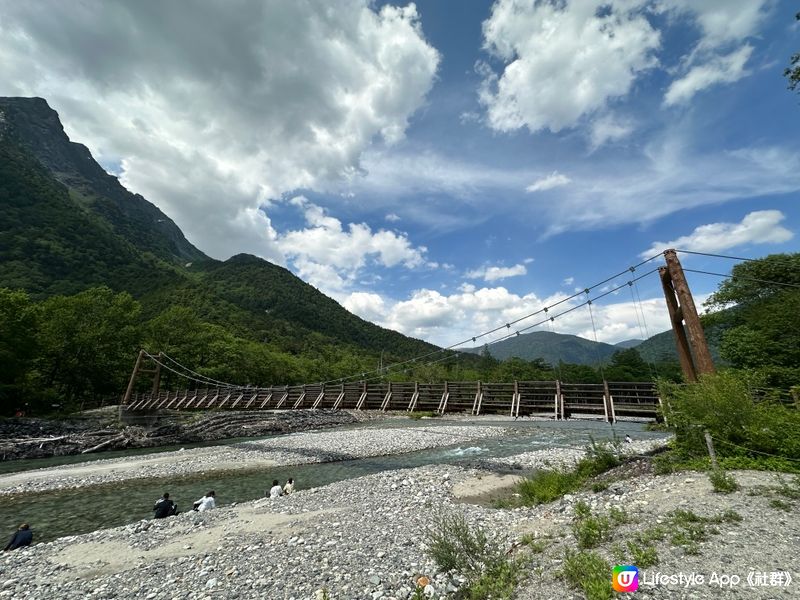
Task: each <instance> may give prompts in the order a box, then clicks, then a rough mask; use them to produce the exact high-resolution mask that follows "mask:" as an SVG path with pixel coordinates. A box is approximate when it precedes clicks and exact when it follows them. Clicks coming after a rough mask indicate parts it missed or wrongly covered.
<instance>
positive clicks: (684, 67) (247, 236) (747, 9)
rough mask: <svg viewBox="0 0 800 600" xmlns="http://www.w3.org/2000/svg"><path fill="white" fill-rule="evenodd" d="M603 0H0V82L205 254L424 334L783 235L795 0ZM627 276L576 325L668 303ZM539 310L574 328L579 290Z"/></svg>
mask: <svg viewBox="0 0 800 600" xmlns="http://www.w3.org/2000/svg"><path fill="white" fill-rule="evenodd" d="M598 6H599V3H597V2H588V1H576V0H572V1H570V2H558V3H553V2H532V1H529V2H523V1H520V0H497V1H495V2H477V1H476V2H460V1H457V0H430V1H429V0H423V1H420V2H417V3H416V4H402V3H399V4H398V3H391V2H389V3H377V4H370V3H366V2H365V1H363V0H346V1H343V2H341V3H337V4H336V5H335V7H334V5H331V4H329V3H325V2H308V3H287V2H279V1H269V0H265V1H261V0H238V1H237V2H233V3H231V4H225V5H221V4H219V3H214V2H210V1H209V2H205V1H198V2H193V3H179V2H175V3H169V6H162V5H161V4H160V3H157V2H141V3H125V2H113V1H109V2H102V3H101V2H99V1H98V2H92V1H88V2H85V3H83V4H81V5H80V6H79V7H78V8H76V7H75V5H71V6H69V7H68V6H67V3H60V2H55V1H52V2H51V1H46V0H43V1H40V2H34V3H17V2H12V1H11V0H0V8H2V11H1V12H0V14H2V15H3V17H2V19H0V94H3V95H38V96H43V97H45V98H47V99H48V101H49V102H50V104H51V106H53V108H55V109H56V110H58V111H59V114H60V115H61V118H62V121H63V122H64V125H65V128H66V130H67V132H68V133H69V134H70V136H71V137H72V139H74V140H76V141H80V142H83V143H85V144H86V145H88V146H89V147H90V149H91V150H92V152H93V154H94V155H95V156H96V157H97V158H98V159H99V160H100V161H101V162H102V164H104V165H105V166H106V167H107V168H109V169H110V170H113V171H114V172H115V173H117V174H118V175H119V177H120V179H121V181H122V182H123V183H124V184H125V185H126V186H127V187H128V188H129V189H131V190H132V191H134V192H139V193H141V194H142V195H144V196H145V197H146V198H148V199H149V200H151V201H152V202H154V203H156V204H157V205H158V206H160V207H161V208H162V209H163V210H165V211H166V212H167V213H168V214H169V215H170V216H171V217H173V218H174V219H175V221H176V222H177V223H178V225H180V226H181V228H182V229H183V230H184V231H185V232H186V234H187V236H188V237H189V239H190V240H191V241H192V242H193V243H195V244H196V245H197V246H198V247H200V248H201V249H202V250H204V251H206V252H207V253H209V254H211V255H212V256H214V257H216V258H220V259H225V258H228V257H229V256H231V255H233V254H236V253H239V252H249V253H252V254H257V255H260V256H263V257H265V258H267V259H268V260H272V261H274V262H276V263H279V264H283V265H285V266H287V267H288V268H290V269H292V270H293V271H294V272H295V273H297V274H298V275H299V276H300V277H302V278H303V279H305V280H306V281H309V282H310V283H311V284H312V285H315V286H316V287H318V288H319V289H321V290H322V291H324V292H325V293H327V294H329V295H331V296H333V297H334V298H336V299H337V300H339V301H340V302H341V303H342V304H343V305H344V306H346V307H347V308H349V309H350V310H352V311H353V312H355V313H356V314H359V315H361V316H363V317H364V318H367V319H369V320H372V321H374V322H376V323H379V324H382V325H385V326H388V327H392V328H395V329H398V330H400V331H402V332H404V333H407V334H410V335H414V336H416V337H422V338H424V339H427V340H430V341H432V342H435V343H439V344H450V343H453V342H455V341H458V340H460V339H463V338H464V337H468V336H469V335H472V334H473V333H477V332H480V331H482V330H485V329H489V328H491V327H493V326H495V325H496V324H498V323H504V322H506V321H508V320H511V319H514V318H517V317H519V316H521V315H523V314H526V313H529V312H533V311H534V310H536V309H538V308H540V307H541V306H544V305H547V304H550V303H552V302H553V301H556V300H558V299H560V298H563V297H564V295H568V294H571V293H572V292H573V291H574V290H575V289H576V288H583V287H585V286H587V285H590V284H592V283H594V282H596V281H597V280H599V279H603V278H605V277H606V276H607V275H609V274H612V273H614V272H617V271H621V270H623V269H625V268H626V267H627V266H629V265H631V264H634V263H636V262H638V261H639V260H641V258H642V257H643V256H649V255H650V254H653V253H656V252H659V251H661V250H662V249H663V248H664V247H666V245H673V246H680V247H683V248H686V249H692V250H701V251H706V252H717V253H722V254H733V255H738V256H748V257H758V256H763V255H766V254H769V253H774V252H789V251H797V250H798V246H800V244H798V239H800V238H798V235H797V232H798V229H800V201H799V200H800V198H799V196H798V190H800V143H798V138H799V136H798V133H799V132H800V128H798V123H800V95H798V94H792V93H791V92H789V91H788V90H787V89H786V81H785V79H784V77H783V76H782V72H783V69H784V67H785V66H786V65H787V64H788V59H789V56H790V55H791V54H792V53H793V52H796V51H798V49H800V36H798V26H797V23H796V21H795V20H794V14H795V12H796V10H797V7H796V5H794V4H793V3H791V2H788V1H784V2H778V1H770V0H697V1H690V0H614V1H609V2H606V3H603V5H602V8H598ZM685 262H686V266H687V267H690V268H695V269H707V270H712V271H721V272H727V271H728V270H729V269H730V267H731V266H732V262H731V261H725V260H720V259H711V258H704V257H698V256H692V257H688V258H685ZM620 283H624V278H622V279H620ZM717 283H718V279H715V278H713V277H707V276H705V277H703V276H696V275H692V276H691V277H690V284H691V285H692V288H693V291H694V292H695V293H696V294H697V295H698V296H699V297H700V298H701V299H702V298H703V297H705V295H707V294H708V293H710V292H711V291H713V290H714V288H715V287H716V285H717ZM639 292H640V294H641V297H642V299H643V303H642V304H641V305H639V304H638V303H634V302H633V301H632V298H631V296H630V294H629V293H628V292H627V291H626V290H623V291H622V293H620V294H616V295H612V296H609V297H607V298H605V299H603V301H601V302H599V303H598V306H597V307H596V312H597V314H596V315H595V316H596V318H597V321H598V338H599V339H601V340H604V341H609V342H617V341H620V340H623V339H626V338H630V337H643V334H644V333H645V332H644V328H643V327H640V321H641V319H639V320H637V318H636V316H637V311H639V315H640V316H641V314H642V313H643V314H644V317H645V322H646V324H647V329H648V331H649V333H653V332H655V331H660V330H663V329H665V328H666V327H667V325H668V322H667V319H666V315H665V314H664V313H665V310H664V308H663V299H662V298H661V295H660V294H661V291H660V287H659V284H658V281H657V279H656V278H655V277H649V278H646V279H644V280H642V281H641V282H640V283H639ZM523 325H524V324H523ZM555 328H556V330H557V331H563V332H568V333H577V334H579V335H584V336H587V337H592V336H593V335H594V331H593V330H592V328H591V324H590V317H589V315H588V313H585V312H584V311H582V310H581V311H575V313H573V314H571V315H570V317H569V318H565V319H563V320H562V321H561V322H559V323H558V324H556V325H555Z"/></svg>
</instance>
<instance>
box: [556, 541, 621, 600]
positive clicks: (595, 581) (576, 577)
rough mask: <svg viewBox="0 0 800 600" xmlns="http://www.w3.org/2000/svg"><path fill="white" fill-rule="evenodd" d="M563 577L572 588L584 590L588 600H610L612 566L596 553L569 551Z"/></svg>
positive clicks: (565, 559) (562, 572)
mask: <svg viewBox="0 0 800 600" xmlns="http://www.w3.org/2000/svg"><path fill="white" fill-rule="evenodd" d="M561 576H562V577H563V578H564V579H565V580H566V581H567V583H569V584H570V585H571V586H573V587H575V588H578V589H580V590H583V592H584V593H585V594H586V598H587V600H609V599H610V598H612V596H613V594H612V591H611V566H610V565H609V564H608V562H606V561H605V559H603V558H602V557H601V556H600V555H599V554H596V553H595V552H575V551H573V550H567V552H566V553H565V554H564V566H563V568H562V571H561Z"/></svg>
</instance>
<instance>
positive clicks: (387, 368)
mask: <svg viewBox="0 0 800 600" xmlns="http://www.w3.org/2000/svg"><path fill="white" fill-rule="evenodd" d="M662 255H663V253H660V252H659V253H658V254H654V255H653V256H651V257H650V258H647V259H645V260H643V261H641V262H639V263H637V264H635V265H633V266H630V267H628V268H627V269H625V270H624V271H620V272H619V273H615V274H614V275H611V276H610V277H606V278H605V279H603V280H602V281H598V282H597V283H595V284H592V285H590V286H588V287H586V288H583V289H582V290H580V291H578V292H575V293H574V294H572V295H570V296H566V297H564V298H562V299H561V300H558V301H557V302H554V303H553V304H551V305H550V306H544V307H542V308H540V309H538V310H535V311H533V312H531V313H528V314H526V315H523V316H522V317H519V318H517V319H514V320H513V321H508V322H507V323H504V324H502V325H498V326H497V327H495V328H493V329H490V330H488V331H484V332H482V333H479V334H476V335H473V336H470V337H468V338H466V339H464V340H461V341H459V342H456V343H454V344H451V345H449V346H446V347H444V348H439V349H438V350H433V351H431V352H428V353H426V354H422V355H418V356H415V357H412V358H409V359H406V360H403V361H399V362H396V363H392V364H389V365H387V366H385V367H382V368H379V369H373V370H371V371H366V372H362V373H360V374H359V373H355V374H353V375H350V376H347V377H340V378H338V379H331V380H328V381H322V382H320V384H329V383H342V382H345V381H348V380H351V379H352V380H360V379H363V378H364V377H365V376H366V375H372V374H373V373H380V372H383V373H389V372H391V371H392V370H394V369H395V368H396V367H400V366H403V365H406V364H410V363H415V362H417V361H420V360H423V359H426V358H428V357H430V356H435V355H437V354H441V353H442V352H447V351H449V350H455V349H456V348H459V347H461V346H464V345H465V344H468V343H470V342H473V343H475V342H477V341H478V340H479V339H482V338H485V337H486V336H489V335H491V334H493V333H497V332H498V331H501V330H503V329H511V326H512V325H516V324H517V323H520V322H522V321H525V320H527V319H530V318H531V317H534V316H536V315H538V314H542V313H547V312H548V310H550V309H552V308H555V307H556V306H560V305H561V304H564V303H565V302H569V301H570V300H574V299H575V298H577V297H578V296H580V295H581V294H584V293H586V292H587V290H588V291H591V290H593V289H594V288H597V287H600V286H602V285H605V284H606V283H608V282H610V281H613V280H614V279H617V278H618V277H620V276H622V275H625V274H628V273H634V272H636V269H638V268H639V267H641V266H642V265H645V264H647V263H649V262H651V261H653V260H655V259H657V258H659V257H660V256H662ZM652 272H654V271H650V273H652ZM648 274H649V273H648ZM617 289H619V288H614V289H613V290H612V291H610V292H606V293H605V294H601V295H600V296H598V297H597V298H602V297H604V296H607V295H608V294H609V293H612V292H613V291H616V290H617ZM597 298H595V299H597ZM581 306H583V304H579V305H578V306H577V307H576V308H580V307H581ZM536 325H541V323H538V324H536ZM536 325H534V326H536ZM527 329H530V327H527V328H524V329H520V330H519V331H525V330H527ZM512 335H516V333H514V334H512ZM507 337H510V336H506V337H502V338H500V339H501V340H502V339H506V338H507ZM497 341H499V340H494V341H493V342H490V344H493V343H496V342H497Z"/></svg>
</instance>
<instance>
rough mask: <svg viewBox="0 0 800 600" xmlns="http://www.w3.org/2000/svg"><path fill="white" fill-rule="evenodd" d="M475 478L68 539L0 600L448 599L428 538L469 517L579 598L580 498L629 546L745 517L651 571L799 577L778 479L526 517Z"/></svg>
mask: <svg viewBox="0 0 800 600" xmlns="http://www.w3.org/2000/svg"><path fill="white" fill-rule="evenodd" d="M478 475H481V473H479V472H478V471H476V470H474V469H462V468H458V467H452V466H426V467H420V468H416V469H409V470H404V471H394V472H386V473H380V474H376V475H370V476H367V477H361V478H358V479H355V480H351V481H346V482H340V483H336V484H332V485H328V486H325V487H322V488H317V489H312V490H304V491H301V492H298V493H296V494H294V495H293V496H290V497H288V498H280V499H277V500H272V501H270V500H259V501H255V502H249V503H246V504H243V505H239V506H236V507H230V508H223V509H218V510H215V511H212V512H209V513H190V514H183V515H179V516H178V517H173V518H169V519H166V520H163V521H142V522H140V523H137V524H133V525H130V526H127V527H120V528H116V529H110V530H105V531H98V532H94V533H91V534H87V535H82V536H76V537H70V538H61V539H59V540H56V541H54V542H51V543H47V544H40V545H37V546H34V547H32V548H30V549H27V550H23V551H15V552H12V553H6V554H4V555H2V558H1V559H0V597H14V598H29V599H31V600H33V599H45V598H62V597H63V598H66V597H70V598H72V597H82V598H144V599H148V600H156V599H184V598H185V599H189V598H192V599H201V598H208V599H210V598H220V597H222V598H232V599H236V598H242V599H244V598H248V599H249V598H270V599H272V598H286V599H292V598H294V599H296V600H300V599H307V598H309V599H310V598H315V593H316V592H317V591H318V590H321V589H323V588H327V589H328V590H329V593H330V598H332V599H334V600H335V599H345V598H353V599H359V600H362V599H363V600H377V599H380V598H383V599H386V600H389V599H392V598H396V599H406V598H409V597H410V596H411V594H412V591H413V588H414V582H415V581H416V579H417V578H418V577H419V576H420V575H425V576H427V577H429V578H430V580H431V588H429V591H431V592H434V593H435V595H436V597H437V598H442V597H451V596H452V595H453V593H454V592H455V591H456V590H457V588H458V587H459V586H460V585H461V584H462V582H463V580H462V578H461V577H460V576H459V575H458V574H453V573H451V574H443V573H437V572H436V567H435V565H434V564H433V563H432V561H431V560H430V559H429V558H428V557H427V555H426V539H427V533H428V531H429V530H430V527H431V523H432V521H433V520H434V518H435V515H437V514H440V513H442V512H444V511H459V512H461V513H463V514H464V515H465V516H466V517H467V519H468V520H469V521H470V522H471V523H472V524H474V525H480V526H482V527H484V528H485V529H486V530H487V531H489V532H492V534H497V535H498V540H497V543H500V544H503V545H504V546H505V547H507V548H509V549H512V552H514V553H517V555H519V556H522V554H521V553H524V552H526V550H525V549H524V548H525V547H524V546H519V545H518V544H515V542H518V541H519V540H520V538H521V536H522V535H523V534H531V535H534V536H537V537H538V538H541V539H542V540H545V542H546V543H547V544H549V546H548V547H547V548H546V549H545V551H544V552H543V553H541V554H535V555H531V556H530V560H531V563H530V566H529V568H528V569H527V570H526V574H527V577H528V580H527V581H526V582H525V583H524V584H523V586H522V587H521V588H520V589H519V590H518V593H517V597H518V598H520V599H523V600H532V599H542V598H553V599H556V598H557V599H570V598H582V597H583V596H582V594H580V593H578V592H575V591H574V590H571V589H569V588H568V587H566V585H565V584H564V582H563V581H561V580H559V579H558V578H557V577H556V576H555V575H554V574H555V573H556V572H557V570H558V569H559V568H560V566H561V559H562V557H563V552H564V549H565V548H567V547H574V545H575V540H574V538H573V537H572V534H571V533H570V529H569V525H570V523H571V521H572V518H573V508H574V506H575V503H576V502H577V501H578V500H584V501H586V502H588V503H589V504H590V505H591V506H593V508H594V510H595V511H597V512H602V511H604V510H608V509H610V508H611V507H614V506H618V507H622V508H624V509H625V510H626V511H627V513H628V516H629V519H630V522H629V523H628V524H626V525H624V526H622V527H621V529H620V531H619V536H620V538H619V539H621V540H622V541H624V540H625V539H626V538H627V539H630V536H631V535H632V534H633V532H634V531H635V530H637V528H642V527H647V526H649V525H652V524H654V523H656V522H657V520H658V519H663V517H664V515H665V514H666V513H667V512H668V511H670V510H673V509H675V508H690V509H692V510H694V511H696V512H697V513H698V514H700V515H705V516H711V515H713V514H716V513H717V512H719V511H722V510H726V509H732V510H736V511H737V512H738V513H739V514H740V515H741V516H742V521H741V523H738V524H724V525H721V526H719V533H718V534H716V535H713V536H711V539H709V540H708V541H706V542H702V543H701V544H700V545H699V546H700V548H699V549H700V554H699V555H697V556H689V555H687V554H685V553H684V552H682V551H680V550H679V549H676V548H673V547H671V546H670V545H669V544H668V543H665V544H662V545H661V546H659V549H658V550H659V556H660V557H661V562H660V564H659V566H658V567H657V568H656V569H653V571H655V570H658V571H660V572H662V573H669V574H672V573H678V572H681V571H682V572H691V571H694V572H696V573H705V574H707V575H709V574H711V573H712V572H715V571H716V572H718V573H726V574H739V575H740V576H744V577H745V578H746V575H747V573H748V572H749V571H750V570H753V569H756V570H761V571H766V572H777V571H788V572H790V573H791V575H792V577H794V578H795V580H796V581H797V578H798V577H800V574H798V572H797V565H796V561H794V559H793V557H794V554H795V552H796V548H797V547H798V543H799V542H800V539H798V536H800V525H799V524H798V520H797V518H796V510H797V507H796V505H795V506H794V509H793V510H794V511H795V512H794V513H790V512H786V511H784V510H781V509H777V508H773V507H771V506H770V504H769V502H768V500H767V498H766V496H763V495H758V496H751V495H748V492H750V493H754V492H756V491H757V490H758V489H759V486H769V485H774V483H775V481H774V479H775V477H774V475H771V474H767V473H753V472H740V473H736V477H737V479H738V480H739V482H740V484H741V485H742V487H743V489H742V490H741V491H739V492H736V493H734V494H731V495H724V496H721V495H717V494H714V493H713V492H712V491H711V486H710V484H709V483H708V481H707V478H706V477H705V476H704V475H702V474H678V475H669V476H655V475H639V476H636V477H634V478H632V479H628V480H624V481H620V482H617V483H615V484H613V485H612V487H611V488H609V489H608V490H606V491H605V492H602V493H596V494H595V493H580V494H576V495H574V496H571V497H567V498H564V499H563V500H560V501H557V502H554V503H552V504H549V505H543V506H539V507H535V508H525V509H516V510H496V509H490V508H485V507H481V506H476V505H471V504H463V503H460V502H459V501H458V500H457V499H456V498H455V497H454V496H453V494H452V488H453V487H454V486H455V485H457V484H459V483H463V482H464V481H467V480H469V479H470V478H474V477H476V476H478ZM599 552H600V553H601V554H608V552H609V550H608V549H607V548H606V547H603V548H601V549H600V550H599ZM612 564H614V563H613V562H612ZM796 586H797V583H793V584H792V585H791V586H790V587H788V588H787V587H784V588H778V587H772V588H767V587H763V588H748V587H746V584H745V587H744V588H739V589H736V588H735V589H724V588H718V587H715V586H711V585H705V586H698V587H693V588H691V589H688V590H686V589H680V588H678V587H675V586H669V585H666V586H659V587H655V588H651V589H644V588H640V592H638V593H637V597H643V598H648V599H668V598H669V599H671V598H695V599H698V600H705V599H706V598H764V599H766V598H791V597H796V592H797V587H796Z"/></svg>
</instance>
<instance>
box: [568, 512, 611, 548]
mask: <svg viewBox="0 0 800 600" xmlns="http://www.w3.org/2000/svg"><path fill="white" fill-rule="evenodd" d="M610 532H611V523H610V522H609V520H608V518H607V517H600V516H594V515H592V513H591V510H590V509H589V506H588V505H587V504H585V503H584V502H578V503H577V504H576V505H575V521H574V522H573V523H572V533H573V535H574V536H575V539H576V540H577V541H578V548H579V549H581V550H586V549H587V548H594V547H595V546H597V545H598V544H599V543H600V542H602V541H603V540H605V539H607V538H608V534H609V533H610Z"/></svg>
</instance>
